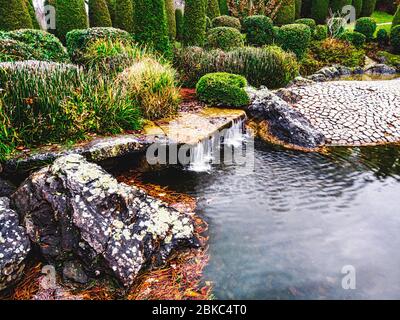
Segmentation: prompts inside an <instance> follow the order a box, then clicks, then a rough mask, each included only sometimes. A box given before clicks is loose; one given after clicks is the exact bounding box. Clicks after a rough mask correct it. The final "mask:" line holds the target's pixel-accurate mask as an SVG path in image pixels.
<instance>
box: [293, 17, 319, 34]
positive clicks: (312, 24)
mask: <svg viewBox="0 0 400 320" xmlns="http://www.w3.org/2000/svg"><path fill="white" fill-rule="evenodd" d="M294 23H296V24H305V25H306V26H309V27H310V29H311V32H314V31H315V28H316V27H317V23H316V22H315V20H314V19H311V18H303V19H297V20H296V21H295V22H294Z"/></svg>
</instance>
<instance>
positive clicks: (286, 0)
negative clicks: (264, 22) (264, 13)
mask: <svg viewBox="0 0 400 320" xmlns="http://www.w3.org/2000/svg"><path fill="white" fill-rule="evenodd" d="M295 19H296V4H295V0H282V5H281V7H280V8H279V10H278V12H277V13H276V15H275V17H274V23H275V24H276V25H278V26H281V25H284V24H289V23H293V22H294V20H295Z"/></svg>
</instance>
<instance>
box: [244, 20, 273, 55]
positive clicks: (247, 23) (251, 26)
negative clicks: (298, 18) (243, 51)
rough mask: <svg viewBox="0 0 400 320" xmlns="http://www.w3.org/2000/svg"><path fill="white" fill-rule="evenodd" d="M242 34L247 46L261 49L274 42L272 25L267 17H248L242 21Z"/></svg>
mask: <svg viewBox="0 0 400 320" xmlns="http://www.w3.org/2000/svg"><path fill="white" fill-rule="evenodd" d="M243 32H244V33H245V34H246V41H247V43H248V44H250V45H253V46H256V47H262V46H264V45H268V44H272V43H273V41H274V25H273V22H272V20H271V18H269V17H267V16H262V15H258V16H250V17H246V18H244V19H243Z"/></svg>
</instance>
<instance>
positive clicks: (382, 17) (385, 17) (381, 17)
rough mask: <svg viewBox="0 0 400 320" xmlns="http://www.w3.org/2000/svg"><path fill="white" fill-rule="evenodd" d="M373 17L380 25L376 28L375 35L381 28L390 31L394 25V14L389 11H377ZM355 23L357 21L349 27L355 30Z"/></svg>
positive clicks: (348, 27) (348, 26)
mask: <svg viewBox="0 0 400 320" xmlns="http://www.w3.org/2000/svg"><path fill="white" fill-rule="evenodd" d="M371 17H372V18H374V19H375V21H376V23H377V25H378V27H377V28H376V32H375V35H376V33H377V32H378V30H380V29H386V31H387V32H388V33H390V28H391V27H392V21H393V15H391V14H389V13H387V12H382V11H375V12H374V13H373V14H372V16H371ZM354 25H355V23H351V24H349V25H347V29H348V30H354Z"/></svg>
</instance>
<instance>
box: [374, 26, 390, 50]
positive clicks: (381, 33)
mask: <svg viewBox="0 0 400 320" xmlns="http://www.w3.org/2000/svg"><path fill="white" fill-rule="evenodd" d="M376 40H377V41H378V43H379V45H380V46H382V47H383V46H386V45H387V44H388V43H389V33H388V32H387V31H386V30H385V29H379V30H378V33H377V34H376Z"/></svg>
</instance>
